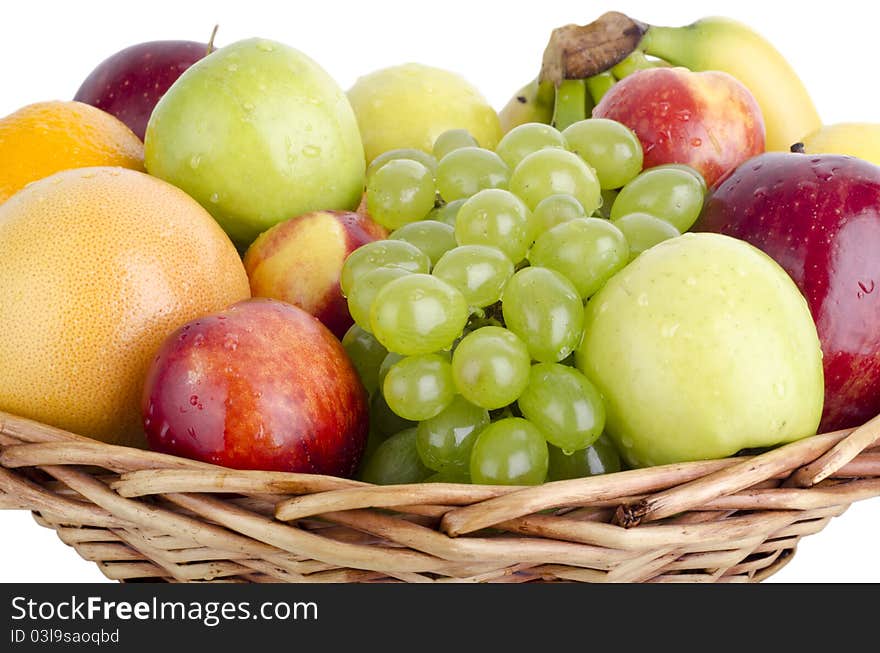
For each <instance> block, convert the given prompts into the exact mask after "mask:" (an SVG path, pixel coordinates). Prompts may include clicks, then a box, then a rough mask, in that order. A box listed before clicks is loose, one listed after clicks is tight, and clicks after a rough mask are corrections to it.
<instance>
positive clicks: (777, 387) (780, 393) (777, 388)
mask: <svg viewBox="0 0 880 653" xmlns="http://www.w3.org/2000/svg"><path fill="white" fill-rule="evenodd" d="M773 392H775V393H776V396H777V397H780V398H781V397H784V396H785V384H784V383H774V384H773Z"/></svg>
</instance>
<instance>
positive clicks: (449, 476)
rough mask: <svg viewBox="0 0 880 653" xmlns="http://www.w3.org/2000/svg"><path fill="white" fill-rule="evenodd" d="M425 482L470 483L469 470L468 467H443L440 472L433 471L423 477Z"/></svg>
mask: <svg viewBox="0 0 880 653" xmlns="http://www.w3.org/2000/svg"><path fill="white" fill-rule="evenodd" d="M424 482H425V483H459V484H461V483H465V484H467V483H470V482H471V470H470V468H469V467H465V468H464V469H458V468H452V469H444V470H443V471H442V472H435V473H433V474H431V475H430V476H429V477H428V478H426V479H425V481H424Z"/></svg>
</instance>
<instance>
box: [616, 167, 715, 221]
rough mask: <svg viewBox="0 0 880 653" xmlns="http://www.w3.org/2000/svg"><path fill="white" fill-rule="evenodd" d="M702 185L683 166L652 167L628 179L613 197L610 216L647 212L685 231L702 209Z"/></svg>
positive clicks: (703, 194) (703, 195)
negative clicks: (614, 197) (615, 196)
mask: <svg viewBox="0 0 880 653" xmlns="http://www.w3.org/2000/svg"><path fill="white" fill-rule="evenodd" d="M704 199H705V193H704V191H703V185H702V184H701V183H700V181H699V180H698V179H697V177H695V176H694V175H693V174H691V173H689V172H687V171H685V170H682V169H681V168H661V169H657V168H651V169H649V170H645V171H644V172H643V173H642V174H640V175H639V176H638V177H636V178H635V179H633V180H632V181H631V182H629V183H628V184H627V185H626V186H624V187H623V189H622V190H621V191H620V194H618V196H617V199H616V200H614V206H612V207H611V219H612V220H617V219H618V218H621V217H623V216H625V215H629V214H630V213H647V214H649V215H653V216H654V217H656V218H660V219H661V220H666V222H668V223H669V224H671V225H672V226H674V227H675V228H676V229H678V231H679V232H681V233H684V232H685V231H687V230H688V229H690V228H691V225H693V224H694V222H696V221H697V218H698V217H699V215H700V211H702V210H703V200H704Z"/></svg>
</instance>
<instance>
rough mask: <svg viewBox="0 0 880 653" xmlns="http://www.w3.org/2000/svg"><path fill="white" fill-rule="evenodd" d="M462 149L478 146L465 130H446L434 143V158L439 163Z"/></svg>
mask: <svg viewBox="0 0 880 653" xmlns="http://www.w3.org/2000/svg"><path fill="white" fill-rule="evenodd" d="M462 147H480V144H479V143H478V142H477V139H476V138H474V137H473V136H471V133H470V132H469V131H468V130H467V129H447V130H446V131H445V132H443V133H442V134H440V135H439V136H438V137H437V140H435V141H434V157H435V158H436V159H437V160H438V161H439V160H440V159H442V158H443V157H444V156H446V155H447V154H449V153H450V152H452V151H453V150H457V149H460V148H462Z"/></svg>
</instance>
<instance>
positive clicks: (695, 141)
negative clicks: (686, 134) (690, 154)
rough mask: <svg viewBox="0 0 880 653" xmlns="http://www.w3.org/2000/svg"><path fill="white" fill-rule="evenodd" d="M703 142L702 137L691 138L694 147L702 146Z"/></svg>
mask: <svg viewBox="0 0 880 653" xmlns="http://www.w3.org/2000/svg"><path fill="white" fill-rule="evenodd" d="M702 144H703V139H702V138H692V139H691V145H692V146H694V147H700V145H702Z"/></svg>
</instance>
